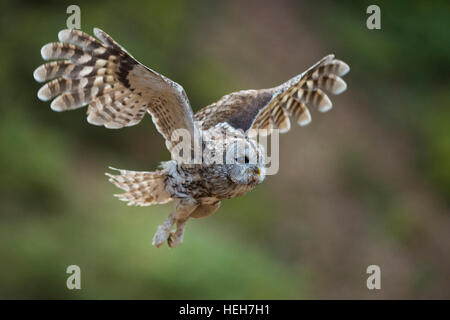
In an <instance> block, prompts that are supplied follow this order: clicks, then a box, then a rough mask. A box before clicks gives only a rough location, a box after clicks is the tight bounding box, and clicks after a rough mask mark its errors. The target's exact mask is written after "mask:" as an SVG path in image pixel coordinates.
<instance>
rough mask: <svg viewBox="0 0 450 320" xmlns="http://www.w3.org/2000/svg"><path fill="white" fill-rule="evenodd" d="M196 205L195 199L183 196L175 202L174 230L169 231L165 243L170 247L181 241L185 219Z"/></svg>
mask: <svg viewBox="0 0 450 320" xmlns="http://www.w3.org/2000/svg"><path fill="white" fill-rule="evenodd" d="M197 207H198V202H197V201H196V200H195V199H191V198H184V199H181V200H178V201H176V202H175V208H176V217H175V220H176V224H177V228H176V230H175V231H172V232H170V235H169V238H168V239H167V244H168V245H169V247H171V248H175V247H176V246H178V245H179V244H181V243H182V242H183V235H184V227H185V225H186V221H187V220H188V219H189V216H190V215H191V213H192V212H193V211H194V210H195V209H196V208H197Z"/></svg>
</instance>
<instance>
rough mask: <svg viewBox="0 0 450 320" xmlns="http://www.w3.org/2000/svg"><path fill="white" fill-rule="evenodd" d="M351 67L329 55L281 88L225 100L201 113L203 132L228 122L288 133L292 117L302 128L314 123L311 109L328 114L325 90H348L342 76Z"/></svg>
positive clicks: (328, 104)
mask: <svg viewBox="0 0 450 320" xmlns="http://www.w3.org/2000/svg"><path fill="white" fill-rule="evenodd" d="M349 70H350V68H349V66H348V65H347V64H346V63H344V62H342V61H340V60H337V59H334V55H328V56H326V57H324V58H323V59H322V60H320V61H319V62H317V63H316V64H315V65H313V66H312V67H311V68H309V69H308V70H306V71H305V72H303V73H301V74H299V75H298V76H296V77H294V78H292V79H290V80H289V81H287V82H285V83H283V84H281V85H280V86H278V87H275V88H271V89H262V90H246V91H239V92H235V93H231V94H229V95H226V96H224V97H223V98H222V99H220V100H219V101H218V102H216V103H214V104H212V105H210V106H207V107H205V108H203V109H202V110H200V111H199V112H198V113H197V114H196V115H195V119H196V120H197V121H199V123H200V125H201V126H202V128H203V129H208V128H209V127H212V126H215V125H216V124H218V123H221V122H226V123H228V124H229V125H231V126H233V127H234V128H236V129H242V130H244V131H248V130H249V129H266V130H267V131H266V133H267V134H269V133H270V132H271V130H272V129H279V130H280V132H287V131H289V129H290V117H293V118H294V120H295V121H296V122H297V123H298V124H299V125H301V126H304V125H306V124H308V123H309V122H310V121H311V115H310V113H309V110H308V107H310V108H311V107H316V108H317V109H318V110H319V111H321V112H325V111H328V110H330V109H331V107H332V104H331V101H330V99H329V98H328V96H327V95H326V94H325V93H324V91H323V90H326V91H327V92H330V93H333V94H340V93H341V92H343V91H345V89H346V88H347V85H346V83H345V82H344V80H342V78H341V76H343V75H345V74H346V73H347V72H348V71H349Z"/></svg>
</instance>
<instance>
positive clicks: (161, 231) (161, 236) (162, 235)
mask: <svg viewBox="0 0 450 320" xmlns="http://www.w3.org/2000/svg"><path fill="white" fill-rule="evenodd" d="M169 236H170V229H168V228H165V227H164V226H159V227H158V231H156V233H155V235H154V237H153V241H152V245H154V246H155V247H157V248H159V247H161V246H162V245H163V244H164V242H166V241H167V239H168V238H169Z"/></svg>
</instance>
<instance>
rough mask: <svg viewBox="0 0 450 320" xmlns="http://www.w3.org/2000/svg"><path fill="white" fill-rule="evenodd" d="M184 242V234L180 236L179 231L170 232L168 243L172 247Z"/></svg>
mask: <svg viewBox="0 0 450 320" xmlns="http://www.w3.org/2000/svg"><path fill="white" fill-rule="evenodd" d="M182 242H183V235H181V237H180V236H178V235H177V232H175V231H172V232H171V233H170V234H169V238H167V244H168V245H169V247H170V248H175V247H176V246H178V245H180V244H181V243H182Z"/></svg>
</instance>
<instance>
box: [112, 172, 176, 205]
mask: <svg viewBox="0 0 450 320" xmlns="http://www.w3.org/2000/svg"><path fill="white" fill-rule="evenodd" d="M109 168H110V169H111V170H116V171H118V172H119V173H120V174H118V175H112V174H110V173H105V174H106V175H107V176H108V177H109V182H111V183H113V184H114V185H115V186H116V187H118V188H120V189H122V190H124V191H125V193H121V194H115V195H114V196H116V197H117V198H119V200H122V201H126V202H128V205H129V206H132V205H136V206H150V205H152V204H157V203H166V202H169V201H170V200H172V198H171V197H170V194H169V193H168V192H167V190H166V183H165V177H166V171H165V170H158V171H153V172H145V171H130V170H121V169H116V168H112V167H109Z"/></svg>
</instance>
